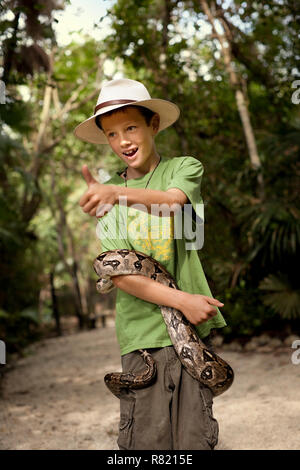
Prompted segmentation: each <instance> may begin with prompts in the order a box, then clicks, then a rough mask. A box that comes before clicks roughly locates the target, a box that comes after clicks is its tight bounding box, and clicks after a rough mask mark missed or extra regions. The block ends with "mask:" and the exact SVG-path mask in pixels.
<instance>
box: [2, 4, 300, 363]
mask: <svg viewBox="0 0 300 470" xmlns="http://www.w3.org/2000/svg"><path fill="white" fill-rule="evenodd" d="M99 2H100V3H102V4H103V5H104V4H105V7H106V8H105V13H104V14H103V16H102V17H96V16H95V18H94V27H93V32H96V33H97V32H98V33H99V32H100V33H101V34H102V36H101V39H100V40H99V39H95V37H94V36H93V34H90V35H87V34H86V33H80V31H79V34H77V35H72V34H70V35H69V42H68V44H63V45H62V44H61V43H60V42H59V41H58V36H57V34H56V30H55V26H56V25H57V23H58V22H59V21H62V20H59V19H58V18H60V17H59V14H60V12H61V11H63V10H64V9H65V8H67V7H68V6H69V5H70V4H72V1H71V2H70V1H59V0H48V1H43V2H41V1H35V2H33V1H30V0H11V1H10V0H4V1H2V2H1V6H0V38H1V69H0V70H1V74H2V75H1V90H0V92H1V96H0V98H1V104H0V113H1V121H0V124H1V130H0V158H1V163H0V180H1V192H0V218H1V226H0V237H1V241H0V243H1V264H0V276H1V292H0V338H1V339H3V340H4V341H5V344H6V347H7V354H8V356H9V354H19V355H22V352H23V350H24V348H25V347H26V346H28V345H29V344H31V343H32V342H34V341H36V340H38V339H42V338H45V337H49V336H50V337H51V336H52V337H53V336H60V335H64V334H66V333H67V332H68V331H69V329H70V325H71V326H72V327H74V328H76V329H78V330H80V331H82V330H89V329H93V328H95V326H96V325H98V326H99V322H98V323H97V320H99V319H100V322H101V320H103V321H104V319H105V317H106V316H107V315H109V314H112V315H113V308H114V295H115V293H112V294H111V295H109V296H105V297H103V298H102V297H101V296H99V295H98V294H97V292H96V289H95V281H96V275H95V274H94V272H93V269H92V260H93V259H94V258H95V256H97V254H98V253H99V252H100V251H101V247H100V241H99V240H98V239H97V237H96V219H92V218H91V217H89V216H87V215H86V214H84V213H83V212H82V211H81V209H80V207H79V205H78V200H79V198H80V196H81V195H82V194H83V192H84V191H85V189H86V185H85V181H84V180H83V178H82V175H81V167H82V165H83V164H85V163H86V164H88V166H89V168H90V170H91V171H92V172H93V174H94V176H97V175H98V177H99V181H103V180H104V179H105V178H108V176H109V175H112V174H113V172H115V171H117V170H118V169H119V168H121V167H120V162H119V161H118V160H117V158H116V157H115V156H114V155H113V154H112V153H111V152H110V150H109V148H108V147H106V146H101V147H97V146H94V145H92V144H87V143H84V142H81V141H79V140H78V139H76V138H75V136H74V135H73V130H74V128H75V127H76V125H77V124H79V123H80V122H81V121H83V120H84V119H86V118H87V117H89V116H90V115H91V114H92V112H93V108H94V105H95V103H96V100H97V96H98V93H99V89H100V88H101V84H102V83H103V81H104V80H110V79H112V78H116V77H128V78H132V79H136V80H140V81H142V82H143V83H144V84H145V85H146V86H147V88H148V89H149V91H150V94H151V95H152V96H153V97H160V98H164V99H168V100H171V101H174V102H176V103H177V104H178V105H179V107H180V109H181V117H180V120H179V121H178V122H177V123H176V124H175V125H174V126H172V128H170V129H168V130H167V131H164V132H163V133H161V134H160V135H159V136H158V137H157V148H158V151H159V153H160V154H162V155H165V156H167V157H170V158H174V157H176V156H180V155H192V156H194V157H195V158H197V159H199V160H200V161H201V162H202V163H203V165H204V178H203V183H202V197H203V199H204V203H205V243H204V247H203V249H202V250H201V260H202V263H203V267H204V271H205V273H206V276H207V279H208V282H209V285H210V287H211V290H212V292H213V295H214V296H215V297H216V298H218V299H219V300H221V301H222V302H224V304H225V305H224V307H223V309H222V312H223V314H224V316H225V318H226V321H227V323H228V326H227V327H226V328H225V329H224V330H223V331H222V335H223V336H224V341H225V343H226V342H230V341H232V340H233V339H238V340H239V341H240V342H241V344H244V343H247V342H248V341H249V339H250V338H251V337H253V336H258V335H261V334H262V333H264V332H268V333H269V334H271V335H275V336H278V337H280V338H282V339H284V338H285V337H287V336H288V335H291V334H292V333H295V334H298V335H299V333H300V327H299V323H300V322H299V318H300V285H299V280H300V278H299V275H298V269H297V267H298V266H299V242H300V225H299V222H300V208H299V176H300V164H299V144H300V134H299V129H300V107H299V103H300V80H299V79H300V72H299V68H298V66H299V59H300V42H299V18H300V11H299V3H298V2H297V1H296V0H274V1H266V2H249V1H239V0H228V1H221V0H218V1H210V0H203V1H202V0H197V1H196V0H181V1H178V0H159V1H158V0H126V1H125V0H115V1H105V0H102V2H101V1H100V0H99ZM81 3H82V8H83V9H85V5H86V3H85V2H81ZM87 3H88V2H87ZM66 26H67V25H66ZM101 325H102V322H101Z"/></svg>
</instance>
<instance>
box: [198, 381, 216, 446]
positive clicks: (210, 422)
mask: <svg viewBox="0 0 300 470" xmlns="http://www.w3.org/2000/svg"><path fill="white" fill-rule="evenodd" d="M200 395H201V398H202V402H203V411H204V416H205V423H206V426H205V437H206V439H207V443H208V445H209V446H210V448H211V449H213V448H214V447H215V446H216V445H217V443H218V437H219V424H218V421H217V420H216V419H215V418H214V416H213V411H212V406H213V395H212V392H211V391H210V389H209V388H208V387H205V386H201V385H200Z"/></svg>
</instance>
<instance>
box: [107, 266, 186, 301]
mask: <svg viewBox="0 0 300 470" xmlns="http://www.w3.org/2000/svg"><path fill="white" fill-rule="evenodd" d="M112 280H113V283H114V284H115V286H116V287H118V288H119V289H122V290H123V291H125V292H127V294H130V295H133V296H135V297H138V298H139V299H142V300H145V301H146V302H151V303H154V304H157V305H165V306H167V307H173V308H176V309H177V310H181V306H182V300H183V299H182V294H183V292H182V291H180V290H177V289H173V288H172V287H168V286H165V285H163V284H161V283H159V282H157V281H154V280H153V279H149V278H148V277H146V276H142V275H140V274H136V275H132V274H129V275H121V276H114V277H113V278H112Z"/></svg>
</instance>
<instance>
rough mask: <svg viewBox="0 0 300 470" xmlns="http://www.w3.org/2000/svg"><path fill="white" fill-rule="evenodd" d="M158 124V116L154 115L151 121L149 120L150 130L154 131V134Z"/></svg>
mask: <svg viewBox="0 0 300 470" xmlns="http://www.w3.org/2000/svg"><path fill="white" fill-rule="evenodd" d="M159 123H160V117H159V114H157V113H155V114H154V116H152V119H151V126H152V129H153V130H154V131H155V134H156V133H157V132H158V129H159Z"/></svg>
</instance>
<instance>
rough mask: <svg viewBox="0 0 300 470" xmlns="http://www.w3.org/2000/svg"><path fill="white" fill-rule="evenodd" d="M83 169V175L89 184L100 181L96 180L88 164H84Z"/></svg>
mask: <svg viewBox="0 0 300 470" xmlns="http://www.w3.org/2000/svg"><path fill="white" fill-rule="evenodd" d="M81 171H82V174H83V177H84V179H85V181H86V183H87V185H88V186H90V185H91V184H93V183H98V181H96V180H95V178H94V177H93V175H92V174H91V172H90V170H89V169H88V166H87V165H83V167H82V170H81Z"/></svg>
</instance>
